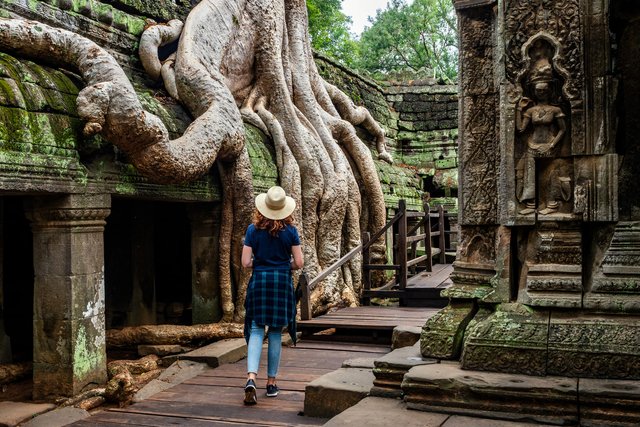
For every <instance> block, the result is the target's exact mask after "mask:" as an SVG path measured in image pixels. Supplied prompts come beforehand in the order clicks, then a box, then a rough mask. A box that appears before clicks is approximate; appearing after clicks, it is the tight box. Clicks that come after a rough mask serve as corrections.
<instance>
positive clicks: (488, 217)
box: [420, 0, 510, 359]
mask: <svg viewBox="0 0 640 427" xmlns="http://www.w3.org/2000/svg"><path fill="white" fill-rule="evenodd" d="M496 3H497V2H496V1H495V0H455V1H454V6H455V8H456V11H457V14H458V23H459V28H460V33H459V34H460V46H461V51H462V52H465V55H463V56H461V58H460V76H459V78H460V98H459V149H458V153H459V166H458V168H459V171H460V182H459V188H460V191H459V200H460V215H459V220H460V239H461V241H460V244H459V251H458V253H459V256H458V257H457V259H456V262H455V263H454V264H453V267H454V272H453V274H452V275H451V280H452V281H453V286H451V287H450V288H449V289H447V290H446V291H445V292H443V294H442V295H443V296H448V297H449V298H450V300H451V303H450V304H449V306H448V307H446V308H445V309H444V310H443V311H441V312H440V313H439V314H438V315H437V316H434V317H432V318H431V319H429V321H427V323H426V324H425V326H424V327H423V329H422V335H421V339H420V344H421V345H420V347H421V353H422V355H423V356H424V357H437V358H443V359H456V358H458V357H459V356H460V352H461V350H462V342H463V336H464V331H465V329H466V327H467V325H468V323H469V321H470V320H471V319H472V318H473V316H474V315H475V314H476V312H477V310H478V301H484V300H486V299H488V300H490V301H491V302H496V301H497V302H501V301H508V300H509V293H510V291H509V281H510V275H509V268H508V266H509V262H510V257H509V248H510V233H509V232H508V230H506V229H505V228H504V227H500V226H499V222H498V215H499V206H498V199H499V192H500V190H501V188H500V187H499V185H500V182H501V181H500V180H498V179H497V177H498V175H499V172H498V169H499V166H500V149H499V147H500V145H499V136H500V120H499V119H500V103H499V101H500V98H499V95H500V93H499V87H498V86H497V85H496V80H497V79H496V75H495V73H496V67H495V63H496V61H497V60H498V58H499V51H498V49H499V46H497V45H496V39H495V37H494V34H495V32H496V26H497V15H496V7H495V6H496Z"/></svg>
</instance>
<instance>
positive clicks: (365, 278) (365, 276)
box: [362, 232, 371, 305]
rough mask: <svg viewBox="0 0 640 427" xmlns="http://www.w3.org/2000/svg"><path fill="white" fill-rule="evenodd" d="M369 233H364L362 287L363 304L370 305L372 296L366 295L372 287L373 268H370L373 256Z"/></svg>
mask: <svg viewBox="0 0 640 427" xmlns="http://www.w3.org/2000/svg"><path fill="white" fill-rule="evenodd" d="M369 237H370V235H369V233H368V232H366V233H362V247H363V250H362V287H363V291H364V292H363V296H362V305H370V304H371V297H370V296H368V295H365V293H366V291H369V290H370V289H371V270H370V269H369V264H370V263H371V256H370V254H369Z"/></svg>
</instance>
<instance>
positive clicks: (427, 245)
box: [424, 203, 433, 272]
mask: <svg viewBox="0 0 640 427" xmlns="http://www.w3.org/2000/svg"><path fill="white" fill-rule="evenodd" d="M424 229H425V234H426V236H425V237H424V253H425V255H427V261H426V262H427V265H426V270H427V271H428V272H432V271H433V259H432V257H431V248H432V245H431V206H429V203H425V204H424Z"/></svg>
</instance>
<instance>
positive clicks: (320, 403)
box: [304, 368, 373, 418]
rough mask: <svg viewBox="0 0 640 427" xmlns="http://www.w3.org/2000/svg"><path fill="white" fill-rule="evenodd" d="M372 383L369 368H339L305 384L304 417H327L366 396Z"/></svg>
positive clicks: (371, 374)
mask: <svg viewBox="0 0 640 427" xmlns="http://www.w3.org/2000/svg"><path fill="white" fill-rule="evenodd" d="M372 386H373V373H372V372H371V370H369V369H361V368H340V369H338V370H336V371H333V372H329V373H328V374H325V375H323V376H321V377H319V378H316V379H315V380H313V381H311V382H310V383H309V384H307V386H306V388H305V393H304V414H305V416H308V417H320V418H331V417H333V416H335V415H337V414H339V413H340V412H342V411H344V410H345V409H348V408H350V407H352V406H353V405H355V404H357V403H358V402H359V401H361V400H362V399H364V398H365V397H367V395H368V394H369V390H371V387H372Z"/></svg>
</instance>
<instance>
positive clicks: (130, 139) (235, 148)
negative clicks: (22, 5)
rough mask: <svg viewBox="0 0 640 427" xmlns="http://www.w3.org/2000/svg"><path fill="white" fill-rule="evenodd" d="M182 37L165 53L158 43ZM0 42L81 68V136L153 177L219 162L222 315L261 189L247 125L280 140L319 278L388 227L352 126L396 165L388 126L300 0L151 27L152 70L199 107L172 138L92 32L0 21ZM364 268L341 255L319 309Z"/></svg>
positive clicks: (229, 307) (233, 304)
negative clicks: (321, 67) (314, 39)
mask: <svg viewBox="0 0 640 427" xmlns="http://www.w3.org/2000/svg"><path fill="white" fill-rule="evenodd" d="M176 41H177V43H176ZM176 44H177V49H176V51H175V52H174V53H173V54H171V55H169V57H168V58H166V59H164V60H163V61H161V60H160V57H159V54H158V52H159V48H160V47H162V46H165V45H176ZM0 48H2V49H3V50H8V51H12V52H15V53H19V54H20V55H21V56H24V57H32V58H38V60H39V61H43V62H48V63H51V64H53V65H55V66H57V67H60V68H65V69H67V70H70V71H72V72H74V73H77V74H78V75H79V76H80V77H81V78H82V80H83V81H84V84H85V86H84V88H83V89H82V90H81V91H80V93H79V95H78V98H77V107H78V114H79V116H80V118H81V119H82V120H83V121H84V122H85V126H84V134H85V135H86V136H91V135H95V134H101V135H102V137H103V138H105V139H106V140H107V141H109V142H110V143H112V144H114V145H115V146H116V147H118V149H119V150H120V151H122V152H123V153H124V154H125V155H126V158H127V160H128V161H129V162H130V163H131V164H133V165H134V166H135V167H136V168H137V170H138V171H139V172H140V173H141V174H143V175H144V176H146V177H147V178H148V179H149V180H151V181H154V182H159V183H182V182H187V181H190V180H194V179H196V178H198V177H199V176H201V175H203V174H205V173H207V172H208V171H209V170H210V168H212V167H214V166H215V167H217V168H218V171H219V174H220V177H221V181H222V188H223V205H222V220H221V229H220V266H221V267H220V268H221V271H220V288H221V294H222V309H223V313H224V317H223V320H224V321H233V320H235V321H239V320H241V319H242V318H243V316H244V312H243V305H242V301H243V299H244V295H245V290H246V284H247V282H248V272H247V271H243V270H242V269H241V268H240V262H239V259H240V252H241V245H242V237H243V234H244V231H245V229H246V226H247V224H248V223H249V222H250V220H251V213H252V210H253V196H254V191H253V188H252V179H251V178H252V175H251V166H250V161H249V160H250V159H249V155H248V151H247V148H246V147H245V142H244V141H245V128H244V125H243V122H246V123H250V124H252V125H254V126H256V127H258V128H259V129H261V130H262V131H263V132H264V133H265V134H267V135H269V136H270V138H271V139H272V141H273V143H274V146H275V149H276V163H277V168H278V175H279V181H280V184H281V185H282V187H284V188H285V190H286V191H287V193H289V194H291V195H292V196H293V197H294V199H296V202H297V206H298V207H297V208H296V212H295V217H296V220H297V225H298V227H299V229H300V231H301V235H302V237H303V247H304V254H305V261H306V265H307V268H306V269H307V271H308V272H309V273H310V274H311V276H313V275H315V274H317V273H318V272H319V271H321V270H322V269H324V268H326V267H328V266H330V265H331V264H332V263H334V262H335V261H337V260H338V259H339V258H340V257H341V255H343V254H345V253H347V252H349V251H350V250H351V249H353V248H354V247H356V246H357V245H358V244H359V243H360V240H361V232H363V231H373V230H376V229H379V228H380V227H382V226H383V225H384V221H385V207H384V200H383V194H382V189H381V186H380V182H379V180H378V175H377V172H376V168H375V165H374V162H373V158H372V154H371V150H370V149H369V148H368V147H367V146H366V145H365V144H364V143H363V142H362V141H361V140H360V138H359V137H358V136H357V134H356V131H355V128H354V126H355V125H359V126H361V127H362V128H364V129H365V130H366V131H367V132H368V133H369V134H370V137H371V138H372V139H373V140H374V141H375V142H376V145H377V155H378V158H380V159H381V160H385V161H387V162H391V156H390V155H389V153H388V152H387V151H386V149H385V137H384V132H383V130H382V128H381V127H380V126H379V125H378V124H377V123H376V122H375V121H374V120H373V119H372V117H371V115H370V114H369V112H368V111H367V110H366V109H364V108H362V107H356V106H355V105H354V104H353V102H352V101H351V100H350V99H349V98H348V97H347V96H346V95H345V94H344V93H343V92H342V91H340V90H339V89H337V88H336V87H335V86H332V85H331V84H328V83H327V82H325V81H324V80H323V79H322V78H321V77H320V75H319V74H318V71H317V69H316V66H315V63H314V60H313V56H312V51H311V46H310V42H309V35H308V24H307V12H306V3H305V2H304V1H303V0H204V1H202V2H200V3H198V4H197V5H196V6H195V7H194V8H193V10H192V11H191V13H190V14H189V15H188V17H187V18H186V20H185V22H184V23H182V22H181V21H178V20H172V21H169V22H168V23H166V24H157V25H152V26H150V27H149V28H147V29H146V31H145V32H144V33H143V35H142V38H141V40H140V50H139V52H140V59H141V61H142V63H143V65H144V68H145V70H146V71H147V72H148V73H149V75H150V76H151V77H152V78H154V79H162V80H163V82H164V85H165V88H166V90H167V92H168V93H169V94H171V96H173V97H174V98H176V99H178V100H179V101H180V102H181V103H182V104H183V105H184V106H185V108H187V109H188V111H189V112H190V113H191V115H192V117H193V122H192V123H191V125H190V126H189V127H188V129H187V130H186V131H185V133H184V134H183V135H182V136H181V137H179V138H177V139H173V140H172V139H170V138H169V133H168V131H167V129H166V127H165V125H164V124H163V123H162V122H161V121H160V119H159V118H158V117H156V116H154V115H153V114H151V113H149V112H147V111H145V110H144V109H143V108H142V106H141V104H140V102H139V100H138V98H137V96H136V93H135V92H134V89H133V86H132V84H131V82H130V81H129V79H128V78H127V75H126V74H125V72H124V71H123V70H122V68H121V67H120V65H119V64H118V63H117V62H116V60H115V59H114V58H113V57H112V56H111V55H110V54H109V52H107V51H106V50H104V49H103V48H101V47H100V46H98V45H97V44H95V43H94V42H92V41H90V40H88V39H86V38H84V37H82V36H80V35H78V34H75V33H72V32H69V31H65V30H62V29H57V28H53V27H50V26H47V25H45V24H43V23H40V22H32V21H26V20H21V19H2V20H0ZM163 58H164V55H163ZM372 255H373V258H374V259H373V261H376V260H377V261H381V260H382V259H383V258H384V247H383V246H382V244H378V245H377V246H375V247H374V248H373V253H372ZM360 276H361V272H360V263H359V261H358V260H357V259H356V260H354V261H352V262H350V263H347V264H345V265H344V266H343V267H342V269H340V270H338V271H336V273H334V274H333V275H331V276H329V277H328V278H327V279H326V280H324V281H323V282H322V283H321V284H320V285H318V286H317V287H316V288H315V289H313V290H312V303H313V307H314V310H315V311H316V312H317V311H322V310H323V309H326V308H327V307H330V306H332V305H338V304H340V305H351V304H355V303H356V302H357V298H358V293H359V285H360V282H361V277H360Z"/></svg>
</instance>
